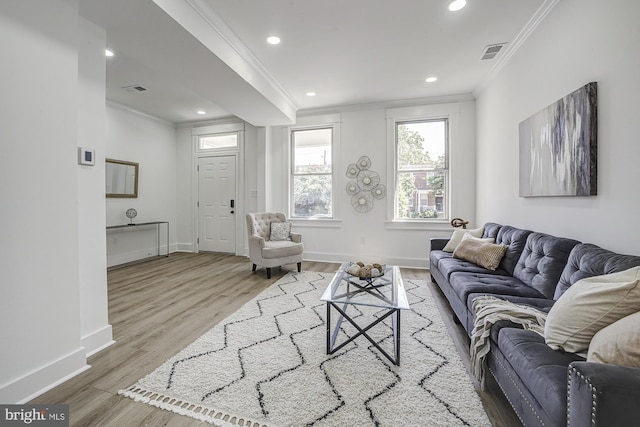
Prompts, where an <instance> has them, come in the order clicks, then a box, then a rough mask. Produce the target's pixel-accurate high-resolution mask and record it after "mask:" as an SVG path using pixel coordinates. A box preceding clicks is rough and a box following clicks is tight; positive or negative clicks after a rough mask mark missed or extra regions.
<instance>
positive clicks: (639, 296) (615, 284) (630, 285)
mask: <svg viewBox="0 0 640 427" xmlns="http://www.w3.org/2000/svg"><path fill="white" fill-rule="evenodd" d="M638 310H640V267H634V268H630V269H628V270H625V271H621V272H618V273H612V274H606V275H604V276H595V277H588V278H586V279H582V280H579V281H577V282H576V283H574V284H573V285H572V286H571V287H570V288H569V289H567V291H566V292H565V293H564V294H562V296H561V297H560V298H559V299H558V301H556V302H555V304H554V305H553V307H551V310H550V311H549V315H548V316H547V321H546V323H545V328H544V338H545V341H546V343H547V345H548V346H549V347H551V348H553V349H554V350H564V351H567V352H572V353H578V352H581V351H585V350H587V349H588V348H589V343H590V341H591V339H592V338H593V336H594V335H595V334H596V333H597V332H598V331H600V330H601V329H603V328H605V327H606V326H608V325H611V324H612V323H614V322H615V321H617V320H619V319H622V318H623V317H625V316H628V315H630V314H632V313H635V312H637V311H638Z"/></svg>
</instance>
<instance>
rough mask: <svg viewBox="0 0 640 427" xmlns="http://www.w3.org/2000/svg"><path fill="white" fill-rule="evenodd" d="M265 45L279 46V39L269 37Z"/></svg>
mask: <svg viewBox="0 0 640 427" xmlns="http://www.w3.org/2000/svg"><path fill="white" fill-rule="evenodd" d="M267 43H269V44H280V37H278V36H269V37H267Z"/></svg>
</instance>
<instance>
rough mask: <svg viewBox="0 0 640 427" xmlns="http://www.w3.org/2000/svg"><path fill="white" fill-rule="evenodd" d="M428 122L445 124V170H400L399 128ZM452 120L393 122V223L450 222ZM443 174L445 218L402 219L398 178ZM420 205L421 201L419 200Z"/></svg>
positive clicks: (421, 119) (433, 118)
mask: <svg viewBox="0 0 640 427" xmlns="http://www.w3.org/2000/svg"><path fill="white" fill-rule="evenodd" d="M428 122H444V124H445V126H444V167H443V168H431V169H429V168H422V169H414V168H407V169H400V167H399V165H398V127H399V126H400V125H403V124H412V123H428ZM450 126H451V123H450V120H449V118H448V117H446V116H440V117H427V118H411V119H405V120H403V119H396V120H394V121H393V135H394V136H393V186H392V187H391V188H393V212H392V216H391V218H392V220H393V221H416V222H442V221H449V217H450V216H451V211H450V208H451V203H450V196H451V189H450V168H449V164H450V161H449V144H450ZM416 172H417V173H420V172H423V173H426V174H429V173H443V175H444V195H445V199H446V201H447V203H446V204H445V207H444V213H445V216H444V217H443V218H401V217H399V216H398V187H397V186H398V181H399V180H398V176H399V174H401V173H416ZM420 193H426V190H417V193H416V194H418V195H419V194H420ZM418 205H420V200H419V199H418Z"/></svg>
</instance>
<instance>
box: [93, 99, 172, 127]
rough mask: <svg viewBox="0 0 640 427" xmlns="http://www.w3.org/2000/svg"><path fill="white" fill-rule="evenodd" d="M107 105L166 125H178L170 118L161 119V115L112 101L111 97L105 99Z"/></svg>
mask: <svg viewBox="0 0 640 427" xmlns="http://www.w3.org/2000/svg"><path fill="white" fill-rule="evenodd" d="M105 105H106V106H107V107H110V108H113V109H114V110H120V111H124V112H125V113H129V114H133V115H136V116H139V117H142V118H143V119H147V120H152V121H154V122H157V123H161V124H163V125H166V126H171V127H172V128H175V127H176V124H175V123H173V122H170V121H169V120H165V119H161V118H160V117H157V116H153V115H151V114H148V113H145V112H143V111H140V110H136V109H135V108H131V107H127V106H126V105H124V104H120V103H119V102H116V101H112V100H110V99H106V100H105Z"/></svg>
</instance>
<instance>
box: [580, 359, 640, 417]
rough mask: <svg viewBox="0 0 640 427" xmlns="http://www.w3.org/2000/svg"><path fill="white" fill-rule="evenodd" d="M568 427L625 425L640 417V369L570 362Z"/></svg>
mask: <svg viewBox="0 0 640 427" xmlns="http://www.w3.org/2000/svg"><path fill="white" fill-rule="evenodd" d="M568 375H569V385H568V390H567V394H568V397H567V399H568V400H567V426H572V427H573V426H576V427H577V426H596V427H597V426H602V427H605V426H606V427H623V426H630V425H636V424H637V422H638V420H639V419H640V405H638V402H639V401H640V368H628V367H624V366H617V365H607V364H604V363H589V362H573V363H571V364H570V365H569V374H568Z"/></svg>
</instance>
